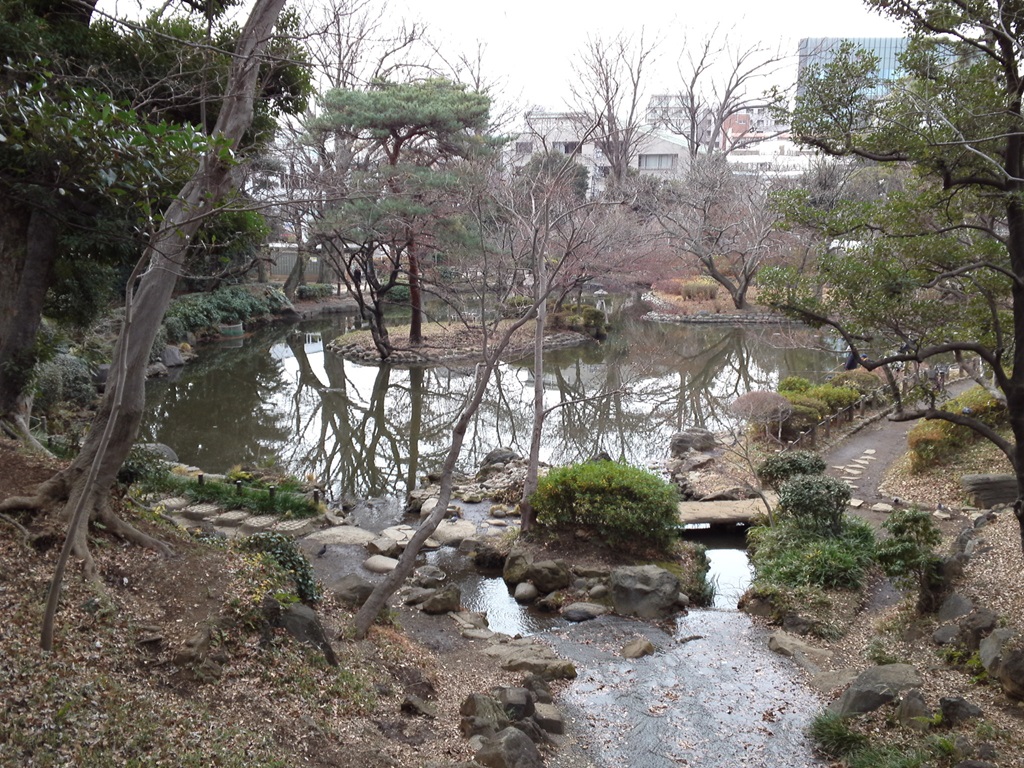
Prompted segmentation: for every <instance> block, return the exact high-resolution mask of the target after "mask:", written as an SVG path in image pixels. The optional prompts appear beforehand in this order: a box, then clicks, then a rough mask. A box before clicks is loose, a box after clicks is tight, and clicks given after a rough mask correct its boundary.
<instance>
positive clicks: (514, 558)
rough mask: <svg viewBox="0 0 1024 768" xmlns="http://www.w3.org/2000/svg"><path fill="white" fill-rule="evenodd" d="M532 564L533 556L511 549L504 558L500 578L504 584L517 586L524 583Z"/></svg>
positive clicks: (521, 550)
mask: <svg viewBox="0 0 1024 768" xmlns="http://www.w3.org/2000/svg"><path fill="white" fill-rule="evenodd" d="M531 563H533V555H531V554H530V553H529V552H527V551H526V550H524V549H518V548H513V549H512V551H511V552H509V553H508V557H506V558H505V567H504V568H503V569H502V572H501V577H502V578H503V579H504V580H505V583H506V584H519V583H520V582H523V581H526V572H527V571H528V570H529V568H530V564H531Z"/></svg>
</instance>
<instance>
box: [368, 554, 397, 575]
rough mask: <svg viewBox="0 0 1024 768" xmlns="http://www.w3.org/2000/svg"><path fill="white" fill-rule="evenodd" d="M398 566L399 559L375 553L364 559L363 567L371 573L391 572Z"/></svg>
mask: <svg viewBox="0 0 1024 768" xmlns="http://www.w3.org/2000/svg"><path fill="white" fill-rule="evenodd" d="M397 567H398V561H397V560H395V558H393V557H384V555H374V556H373V557H368V558H366V560H364V561H363V568H365V569H366V570H368V571H370V572H371V573H391V571H393V570H395V568H397Z"/></svg>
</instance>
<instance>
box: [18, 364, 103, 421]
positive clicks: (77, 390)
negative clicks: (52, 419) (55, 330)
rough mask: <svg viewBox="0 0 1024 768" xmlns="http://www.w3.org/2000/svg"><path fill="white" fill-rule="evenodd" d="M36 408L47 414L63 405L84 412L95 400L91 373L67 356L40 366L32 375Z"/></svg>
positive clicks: (85, 365)
mask: <svg viewBox="0 0 1024 768" xmlns="http://www.w3.org/2000/svg"><path fill="white" fill-rule="evenodd" d="M33 378H34V392H35V402H34V405H35V407H36V408H37V409H38V411H40V412H41V413H47V412H49V411H51V410H52V409H53V408H55V407H56V406H57V405H58V404H60V403H68V404H70V405H73V406H75V407H78V408H84V407H85V406H87V405H89V404H90V403H92V401H93V400H94V399H95V397H96V387H95V385H94V384H93V382H92V372H91V371H90V370H89V366H88V365H87V364H86V362H85V361H84V360H82V359H81V358H78V357H75V356H74V355H71V354H68V353H66V352H61V353H58V354H56V355H54V356H53V357H52V358H50V359H49V360H46V361H45V362H42V363H39V364H38V365H37V366H36V367H35V371H34V373H33Z"/></svg>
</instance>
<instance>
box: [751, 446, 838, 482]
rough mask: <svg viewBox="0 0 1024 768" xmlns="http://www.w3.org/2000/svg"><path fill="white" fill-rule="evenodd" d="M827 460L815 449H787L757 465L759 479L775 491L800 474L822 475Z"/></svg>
mask: <svg viewBox="0 0 1024 768" xmlns="http://www.w3.org/2000/svg"><path fill="white" fill-rule="evenodd" d="M824 472H825V460H824V459H823V458H821V456H819V455H818V454H816V453H814V452H813V451H786V452H785V453H776V454H774V455H773V456H769V457H768V458H767V459H765V460H764V461H763V462H761V464H760V465H759V466H758V467H757V479H758V480H760V481H761V483H763V484H764V485H766V486H767V487H769V488H771V489H772V490H774V491H777V490H779V488H781V487H782V484H783V483H785V482H786V481H788V480H791V479H793V478H794V477H797V476H799V475H821V474H824Z"/></svg>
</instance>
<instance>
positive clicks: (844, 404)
mask: <svg viewBox="0 0 1024 768" xmlns="http://www.w3.org/2000/svg"><path fill="white" fill-rule="evenodd" d="M805 394H806V396H807V397H813V398H814V399H816V400H821V401H822V402H823V403H825V405H827V406H828V410H829V413H838V412H839V411H841V410H843V409H844V408H849V407H850V406H851V405H853V404H854V403H856V402H857V401H858V400H860V393H859V392H858V391H857V390H855V389H848V388H846V387H837V386H833V385H831V384H823V385H821V386H818V387H811V388H810V389H809V390H807V392H806V393H805Z"/></svg>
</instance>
